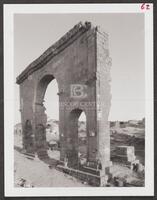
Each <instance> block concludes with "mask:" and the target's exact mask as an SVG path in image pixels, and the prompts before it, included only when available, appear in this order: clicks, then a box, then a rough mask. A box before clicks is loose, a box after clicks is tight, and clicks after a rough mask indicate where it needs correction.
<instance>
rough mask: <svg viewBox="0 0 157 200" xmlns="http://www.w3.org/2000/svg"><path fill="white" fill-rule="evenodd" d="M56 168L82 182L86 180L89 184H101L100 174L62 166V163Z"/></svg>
mask: <svg viewBox="0 0 157 200" xmlns="http://www.w3.org/2000/svg"><path fill="white" fill-rule="evenodd" d="M56 169H57V170H59V171H61V172H64V173H66V174H69V175H70V176H73V177H75V178H77V179H79V180H81V181H83V182H87V183H88V184H89V185H92V186H100V184H101V180H100V176H98V175H94V174H91V173H87V172H83V171H80V170H76V169H72V168H69V167H65V166H62V165H57V166H56Z"/></svg>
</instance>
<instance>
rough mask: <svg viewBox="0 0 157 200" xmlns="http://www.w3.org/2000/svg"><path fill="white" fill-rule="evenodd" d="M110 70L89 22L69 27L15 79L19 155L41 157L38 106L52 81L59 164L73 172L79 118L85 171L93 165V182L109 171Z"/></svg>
mask: <svg viewBox="0 0 157 200" xmlns="http://www.w3.org/2000/svg"><path fill="white" fill-rule="evenodd" d="M110 66H111V59H110V57H109V47H108V35H107V34H106V33H105V32H104V31H102V30H101V29H100V27H94V26H92V24H91V23H90V22H85V23H79V24H77V25H76V26H74V27H73V28H72V29H71V30H70V31H69V32H67V33H66V34H65V35H64V36H63V37H62V38H61V39H60V40H58V41H57V42H56V43H55V44H54V45H52V46H51V47H49V48H48V49H47V50H46V51H45V52H44V53H43V54H42V55H41V56H40V57H39V58H37V59H36V60H35V61H33V62H32V63H31V64H30V65H29V66H28V67H27V68H26V69H25V70H24V71H23V72H22V73H21V74H20V75H19V76H18V77H17V84H19V85H20V102H21V104H20V111H21V120H22V127H23V147H24V149H25V150H26V151H27V152H31V153H37V154H38V155H39V157H42V155H43V156H45V155H46V152H47V146H46V135H45V134H46V133H45V128H46V122H47V116H46V114H45V108H44V105H43V100H44V94H45V91H46V89H47V86H48V84H49V83H50V82H51V81H52V80H53V79H56V81H57V83H58V90H59V92H58V95H59V105H60V106H59V133H60V144H61V149H60V153H61V154H60V160H61V161H64V160H68V167H69V168H73V169H78V166H79V165H78V118H79V116H80V114H81V113H82V112H85V115H86V121H87V127H86V130H87V163H88V166H87V168H88V167H89V168H94V169H95V168H96V167H97V166H98V164H99V166H100V174H99V176H101V177H105V176H106V174H107V173H108V171H109V166H110V133H109V123H108V116H109V111H110V102H111V94H110V81H111V78H110ZM105 180H106V178H104V181H105ZM101 185H103V179H101Z"/></svg>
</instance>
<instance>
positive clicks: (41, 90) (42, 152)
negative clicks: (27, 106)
mask: <svg viewBox="0 0 157 200" xmlns="http://www.w3.org/2000/svg"><path fill="white" fill-rule="evenodd" d="M54 79H55V77H54V76H53V75H52V74H45V75H44V76H42V78H40V79H39V81H38V82H37V85H36V94H35V141H36V151H37V153H38V156H39V157H40V158H41V159H42V158H43V159H44V158H45V157H47V156H48V155H47V148H48V145H47V142H46V123H47V115H46V113H45V110H46V108H45V106H44V103H43V101H44V96H45V93H46V90H47V87H48V85H49V84H50V82H51V81H53V80H54ZM55 80H56V79H55ZM56 81H57V80H56ZM57 84H58V83H57Z"/></svg>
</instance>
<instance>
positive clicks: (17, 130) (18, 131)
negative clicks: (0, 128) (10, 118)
mask: <svg viewBox="0 0 157 200" xmlns="http://www.w3.org/2000/svg"><path fill="white" fill-rule="evenodd" d="M14 134H17V135H22V124H21V123H18V124H16V125H15V126H14Z"/></svg>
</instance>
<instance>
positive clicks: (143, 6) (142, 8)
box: [141, 3, 150, 10]
mask: <svg viewBox="0 0 157 200" xmlns="http://www.w3.org/2000/svg"><path fill="white" fill-rule="evenodd" d="M149 9H150V6H149V4H146V3H143V4H142V5H141V10H149Z"/></svg>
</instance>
